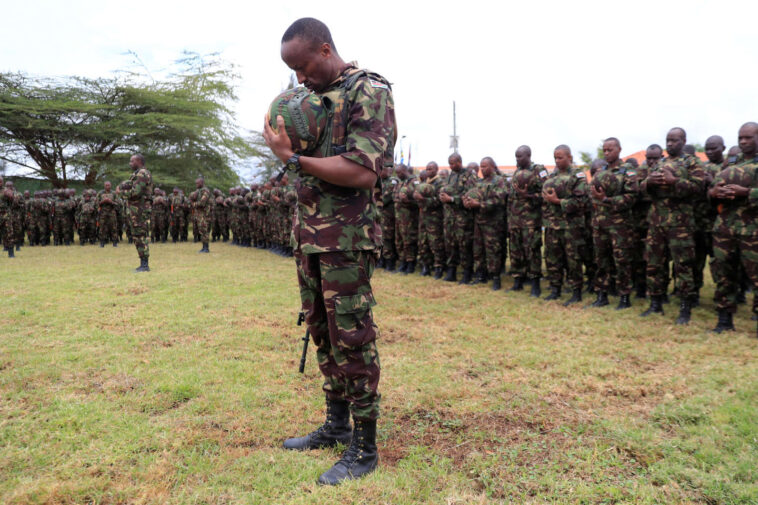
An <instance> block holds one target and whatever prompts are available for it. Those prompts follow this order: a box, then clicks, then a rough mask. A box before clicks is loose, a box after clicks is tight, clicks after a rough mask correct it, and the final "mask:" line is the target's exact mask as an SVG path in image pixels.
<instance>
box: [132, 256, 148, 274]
mask: <svg viewBox="0 0 758 505" xmlns="http://www.w3.org/2000/svg"><path fill="white" fill-rule="evenodd" d="M134 271H135V272H149V271H150V267H149V266H148V264H147V258H140V259H139V266H138V267H137V268H135V269H134Z"/></svg>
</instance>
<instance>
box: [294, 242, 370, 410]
mask: <svg viewBox="0 0 758 505" xmlns="http://www.w3.org/2000/svg"><path fill="white" fill-rule="evenodd" d="M295 261H296V263H297V276H298V283H299V284H300V299H301V301H302V307H303V311H304V312H305V321H306V323H307V324H308V329H309V330H310V334H311V338H313V342H314V344H315V345H316V356H317V358H318V366H319V369H320V370H321V373H322V374H323V375H324V384H323V390H324V392H325V393H326V396H327V398H329V399H331V400H340V399H344V400H347V401H348V402H349V403H350V410H351V412H352V414H353V418H354V419H376V418H377V417H379V400H380V395H379V393H378V392H377V387H378V385H379V375H380V366H379V353H378V351H377V348H376V338H377V337H378V335H379V329H378V328H377V326H376V324H375V323H374V319H373V313H372V311H371V307H373V306H374V305H376V302H375V301H374V296H373V293H372V291H371V275H372V274H373V271H374V264H375V261H376V256H375V254H374V252H373V251H338V252H330V253H320V254H302V253H301V252H300V250H297V251H296V254H295Z"/></svg>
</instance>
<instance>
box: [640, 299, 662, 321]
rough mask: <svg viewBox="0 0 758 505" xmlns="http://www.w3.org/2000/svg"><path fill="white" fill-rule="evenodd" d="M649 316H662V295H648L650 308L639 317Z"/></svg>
mask: <svg viewBox="0 0 758 505" xmlns="http://www.w3.org/2000/svg"><path fill="white" fill-rule="evenodd" d="M650 314H661V315H662V314H663V295H650V307H649V308H648V309H647V310H646V311H645V312H643V313H642V314H640V316H642V317H647V316H649V315H650Z"/></svg>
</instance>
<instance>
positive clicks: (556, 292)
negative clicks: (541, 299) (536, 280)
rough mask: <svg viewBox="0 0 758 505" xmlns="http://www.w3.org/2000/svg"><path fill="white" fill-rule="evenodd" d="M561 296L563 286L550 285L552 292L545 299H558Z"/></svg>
mask: <svg viewBox="0 0 758 505" xmlns="http://www.w3.org/2000/svg"><path fill="white" fill-rule="evenodd" d="M560 297H561V288H559V287H557V286H550V294H549V295H547V296H546V297H545V301H548V302H549V301H551V300H557V299H558V298H560Z"/></svg>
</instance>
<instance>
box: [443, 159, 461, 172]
mask: <svg viewBox="0 0 758 505" xmlns="http://www.w3.org/2000/svg"><path fill="white" fill-rule="evenodd" d="M447 163H448V165H450V170H452V171H453V172H460V171H461V169H462V168H463V162H462V161H461V160H460V159H459V158H448V159H447Z"/></svg>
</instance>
